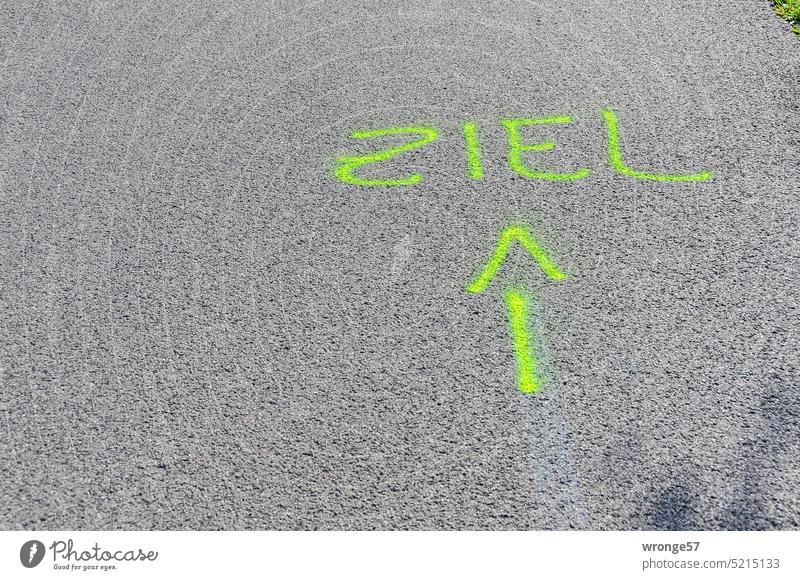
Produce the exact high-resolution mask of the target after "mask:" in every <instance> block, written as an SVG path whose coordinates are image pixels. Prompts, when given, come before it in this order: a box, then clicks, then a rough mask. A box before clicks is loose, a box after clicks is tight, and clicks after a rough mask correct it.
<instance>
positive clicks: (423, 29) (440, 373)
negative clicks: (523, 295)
mask: <svg viewBox="0 0 800 580" xmlns="http://www.w3.org/2000/svg"><path fill="white" fill-rule="evenodd" d="M0 38H1V39H2V43H0V59H2V61H3V68H2V72H0V98H1V99H2V103H3V109H2V110H3V113H2V124H1V125H0V168H1V169H0V180H2V181H1V187H0V196H1V197H0V204H2V211H0V219H1V220H2V222H1V223H0V250H1V252H2V253H1V254H0V256H2V257H1V258H0V307H1V308H2V311H0V320H2V322H1V323H0V332H1V334H0V367H2V368H0V378H1V381H2V382H1V383H0V433H2V436H0V528H3V529H72V528H79V529H164V528H170V529H183V528H188V529H219V528H222V529H262V528H268V529H272V528H289V529H331V528H336V529H339V528H345V529H374V528H380V529H395V528H401V529H430V528H437V529H438V528H446V529H450V528H459V529H473V528H488V529H500V528H502V529H506V528H510V529H527V528H539V529H541V528H545V529H550V528H557V529H569V528H590V529H676V528H680V529H797V528H800V494H798V488H800V438H799V437H798V436H800V382H798V381H800V379H799V378H798V369H799V368H800V338H798V327H800V314H798V304H799V303H800V282H798V280H799V278H798V275H799V274H800V272H799V271H798V270H799V268H798V266H799V265H800V255H798V254H799V253H800V246H799V245H798V241H800V229H799V228H798V224H800V215H798V208H800V201H798V200H799V197H798V196H800V161H798V160H800V131H799V129H798V128H799V127H800V125H798V115H799V114H800V42H798V39H797V38H796V37H795V36H794V35H792V34H791V32H790V31H789V27H788V26H787V25H786V23H785V22H783V21H781V20H780V19H779V18H777V17H776V16H775V15H774V14H772V12H771V9H770V6H769V2H768V1H767V0H763V1H759V2H755V1H744V0H738V1H733V2H718V3H705V2H690V1H687V0H660V1H658V2H655V1H653V2H628V1H623V0H613V1H612V0H608V1H598V0H592V1H582V2H564V1H563V0H558V1H556V0H547V1H542V2H525V1H522V2H513V3H512V2H498V1H494V2H488V1H467V2H464V1H460V0H459V1H456V0H452V1H437V2H432V1H428V2H426V1H417V2H391V1H387V0H380V1H371V2H341V1H333V0H331V1H323V0H320V1H315V2H306V3H303V4H301V3H297V2H287V1H279V2H266V1H251V2H232V1H231V2H220V3H211V2H203V1H189V2H155V1H149V2H102V1H95V2H85V3H84V2H80V3H79V2H71V3H66V2H56V1H55V0H53V1H45V2H40V1H35V2H24V1H19V0H6V1H5V2H3V4H2V8H0ZM604 108H609V109H612V110H613V111H614V112H615V113H616V114H617V116H618V119H619V124H620V131H621V144H622V148H623V152H624V159H625V162H626V163H627V164H628V165H629V166H630V167H633V168H636V169H640V170H642V171H645V170H646V171H650V172H652V173H659V174H675V173H680V174H684V173H697V172H702V171H712V172H713V173H714V177H713V179H711V180H706V181H696V182H662V181H654V180H646V179H640V178H636V177H632V176H629V175H624V174H622V173H621V172H619V171H616V170H615V169H614V168H613V167H612V166H611V164H610V162H609V160H608V153H607V137H606V125H605V122H604V119H603V116H602V113H601V111H602V109H604ZM555 115H570V116H572V118H573V120H572V122H571V123H565V124H560V125H542V126H538V127H526V128H525V129H524V137H525V141H526V143H530V144H534V143H537V142H541V141H542V140H544V139H555V141H556V143H557V146H556V148H555V149H553V150H552V151H539V152H526V153H524V160H525V163H526V165H527V166H528V167H530V168H532V169H536V168H539V169H546V170H549V171H557V172H567V171H575V170H577V169H578V168H581V167H588V168H590V169H591V170H592V173H591V174H590V175H589V176H588V177H586V178H584V179H580V180H576V181H558V182H556V181H548V180H542V179H535V178H533V179H532V178H528V177H523V176H522V175H519V174H517V173H516V172H515V171H514V170H512V169H511V168H510V167H509V164H508V161H507V157H508V146H507V142H506V134H505V130H504V128H503V127H502V126H501V125H500V121H501V120H502V119H507V118H529V117H551V116H555ZM464 122H473V123H476V124H477V125H478V128H479V136H480V143H481V154H482V162H483V165H484V168H485V176H484V177H483V179H472V178H470V176H469V174H468V171H469V166H468V165H467V157H466V154H465V146H464V140H463V137H462V133H461V131H462V124H463V123H464ZM398 126H434V127H436V128H437V129H438V131H439V138H438V139H437V140H436V141H435V142H433V143H431V144H429V145H426V146H425V147H423V148H421V149H419V150H416V151H412V152H408V153H404V154H402V155H399V156H398V157H396V158H395V159H392V160H389V161H384V162H381V163H377V164H374V165H372V166H369V167H364V168H362V169H361V170H358V171H357V172H356V173H357V174H358V175H360V176H362V177H364V178H367V177H369V178H373V179H392V178H403V177H407V176H408V175H410V174H412V173H414V172H418V173H420V174H421V175H423V176H424V180H423V181H421V182H420V183H417V184H415V185H410V186H357V185H350V184H346V183H343V182H342V181H340V180H337V178H336V177H335V175H334V170H335V163H336V158H337V157H341V156H348V155H350V156H352V155H356V154H366V153H370V152H374V151H375V150H377V149H380V148H382V147H388V146H390V145H397V144H401V143H403V142H405V141H406V140H407V139H406V138H404V137H402V136H401V137H400V138H399V139H398V138H397V137H385V138H382V140H380V139H366V140H358V139H353V138H351V137H350V133H351V132H353V131H356V130H370V129H379V128H386V127H398ZM510 223H522V224H524V225H526V226H527V227H528V228H530V231H531V232H533V233H534V234H535V235H536V237H537V238H538V239H539V240H540V242H541V244H542V245H543V247H545V248H546V249H547V251H548V252H549V253H550V255H551V256H552V257H553V259H554V260H555V261H556V262H557V263H558V264H559V266H561V267H562V268H563V269H564V270H565V271H566V272H567V273H568V277H567V279H565V280H563V281H561V282H554V281H552V280H549V279H548V278H547V277H546V276H544V275H543V274H542V272H541V271H539V270H537V269H536V268H535V267H534V266H535V264H534V263H533V262H532V260H531V259H530V257H529V256H528V255H526V253H525V252H524V251H520V250H515V251H514V253H513V255H512V256H511V257H510V258H509V261H508V263H507V264H506V265H505V266H504V267H503V269H502V271H501V272H500V273H499V274H498V277H497V278H496V279H495V281H494V282H493V283H492V285H491V286H490V287H489V288H488V289H487V290H486V291H485V292H483V293H481V294H469V293H468V292H466V291H465V289H464V288H465V285H466V284H467V283H468V282H469V281H470V280H471V279H472V277H473V276H474V275H475V274H476V272H479V271H480V269H481V268H482V267H483V265H484V264H485V263H486V261H487V260H488V259H489V257H490V255H491V252H492V249H493V247H494V245H495V243H496V241H497V239H498V236H499V235H500V232H501V231H502V230H503V228H504V227H506V226H507V225H508V224H510ZM511 286H514V287H517V288H524V289H525V292H527V293H528V294H529V295H530V296H531V297H533V298H532V311H531V313H530V317H529V318H530V330H531V331H532V333H533V335H534V342H535V349H536V353H537V354H536V356H537V360H538V362H539V371H540V376H541V377H542V383H543V385H542V388H541V389H540V391H539V392H537V393H536V394H533V395H525V394H523V393H521V392H520V391H519V390H518V388H517V384H516V382H517V369H516V360H515V355H514V351H513V348H512V342H511V338H510V335H509V326H508V321H507V317H506V310H505V304H504V300H503V296H504V294H503V293H504V290H505V289H506V288H507V287H511Z"/></svg>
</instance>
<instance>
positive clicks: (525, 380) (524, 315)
mask: <svg viewBox="0 0 800 580" xmlns="http://www.w3.org/2000/svg"><path fill="white" fill-rule="evenodd" d="M514 242H519V243H520V245H521V246H522V247H523V248H525V249H526V250H528V252H529V253H530V254H531V255H532V256H533V258H534V259H535V260H536V263H537V264H539V267H540V268H541V269H542V270H544V273H545V274H547V277H548V278H550V279H551V280H563V279H564V278H566V277H567V275H566V274H564V272H562V271H561V270H559V268H558V266H556V264H555V262H553V260H551V259H550V256H548V255H547V253H546V252H545V251H544V250H543V249H542V248H541V247H539V244H537V243H536V240H534V238H533V236H532V235H531V234H530V232H528V230H526V229H525V228H524V227H522V226H519V225H511V226H508V227H507V228H505V229H504V230H503V232H502V233H501V234H500V241H499V242H498V243H497V247H496V248H495V250H494V254H492V257H491V259H490V260H489V263H488V264H486V267H485V268H484V269H483V271H482V272H481V273H480V275H479V276H478V277H477V278H475V280H473V281H472V283H471V284H469V286H467V292H471V293H472V294H479V293H481V292H483V291H484V290H486V288H487V287H488V286H489V284H490V283H491V281H492V280H493V279H494V277H495V276H496V275H497V272H498V271H499V270H500V267H501V266H502V265H503V262H505V259H506V256H507V255H508V252H509V250H510V249H511V246H512V245H513V243H514ZM506 307H507V308H508V320H509V327H510V329H511V335H512V337H513V339H514V352H515V353H516V355H517V368H518V371H519V390H520V391H522V392H523V393H535V392H536V391H538V390H539V380H538V378H537V376H536V358H535V357H534V356H533V347H532V344H531V342H532V341H531V335H530V331H529V330H528V325H527V319H528V313H529V310H530V309H529V300H528V298H527V297H526V296H525V294H524V293H523V292H522V291H521V290H517V289H513V288H512V289H509V290H507V291H506Z"/></svg>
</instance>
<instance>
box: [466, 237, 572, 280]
mask: <svg viewBox="0 0 800 580" xmlns="http://www.w3.org/2000/svg"><path fill="white" fill-rule="evenodd" d="M515 241H517V242H519V243H520V244H521V245H522V247H523V248H525V249H526V250H528V252H529V253H530V254H531V256H533V259H534V260H536V263H537V264H539V267H540V268H541V269H542V270H544V273H545V274H547V277H548V278H550V279H551V280H563V279H564V278H566V277H567V275H566V274H564V272H562V271H561V270H559V268H558V266H556V264H555V262H553V260H551V259H550V256H548V255H547V252H545V251H544V250H543V249H542V248H541V247H540V246H539V244H537V243H536V240H534V238H533V236H532V235H531V234H530V232H528V230H526V229H525V228H524V227H523V226H520V225H511V226H508V227H507V228H506V229H504V230H503V232H502V233H501V234H500V241H499V242H498V243H497V247H496V248H495V250H494V254H493V255H492V258H491V259H490V260H489V263H488V264H486V267H485V268H484V269H483V272H481V273H480V275H479V276H478V277H477V278H475V280H474V281H473V282H472V283H471V284H470V285H469V286H467V292H471V293H473V294H478V293H480V292H483V291H484V290H486V287H487V286H489V283H490V282H491V281H492V280H493V279H494V277H495V276H496V275H497V272H498V270H500V267H501V266H502V265H503V262H504V261H505V259H506V256H507V255H508V252H509V250H510V249H511V245H512V244H513V243H514V242H515Z"/></svg>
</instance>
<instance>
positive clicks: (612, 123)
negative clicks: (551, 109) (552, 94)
mask: <svg viewBox="0 0 800 580" xmlns="http://www.w3.org/2000/svg"><path fill="white" fill-rule="evenodd" d="M602 112H603V119H605V122H606V128H607V133H608V160H609V162H610V163H611V166H612V167H613V168H614V169H616V170H617V171H618V172H620V173H622V174H623V175H627V176H629V177H635V178H637V179H651V180H654V181H706V180H708V179H711V178H712V177H713V174H712V173H711V172H710V171H706V172H703V173H692V174H688V175H664V174H658V173H648V172H646V171H639V170H637V169H633V168H631V167H628V165H626V164H625V161H624V159H623V155H622V146H621V145H620V132H619V122H618V120H617V115H616V113H615V112H614V111H612V110H611V109H603V111H602ZM570 122H572V117H570V116H568V115H563V116H558V117H541V118H537V119H503V120H502V121H500V124H501V125H502V126H503V127H504V128H505V130H506V133H507V140H508V164H509V166H510V167H511V169H513V170H514V171H516V172H517V173H518V174H519V175H522V176H523V177H528V178H531V179H545V180H549V181H576V180H578V179H583V178H584V177H586V176H587V175H589V174H590V173H591V169H589V168H588V167H584V168H581V169H578V170H576V171H572V172H567V173H556V172H552V171H542V170H538V169H531V168H530V167H528V166H527V165H525V161H524V159H523V154H524V153H525V152H526V151H549V150H551V149H553V148H555V146H556V144H555V143H554V142H552V141H544V142H541V143H534V144H525V143H524V141H523V137H522V131H521V130H522V128H523V127H527V126H530V125H553V124H565V123H570ZM463 131H464V144H465V147H466V155H467V163H468V165H469V177H470V178H472V179H482V178H483V176H484V168H483V161H482V160H481V146H480V140H479V137H478V125H477V124H475V123H464V125H463ZM388 135H410V136H414V137H416V138H415V139H414V140H413V141H410V142H408V143H406V144H404V145H398V146H397V147H391V148H389V149H382V150H380V151H377V152H375V153H370V154H368V155H351V156H347V157H339V158H338V159H337V160H336V172H335V173H336V178H337V179H339V180H340V181H343V182H344V183H349V184H351V185H414V184H415V183H419V182H420V181H422V179H423V177H422V175H421V174H419V173H412V174H411V175H408V176H405V177H399V178H395V179H365V178H363V177H359V176H358V175H356V174H355V173H354V172H355V171H356V170H358V169H361V168H362V167H365V166H367V165H371V164H373V163H378V162H381V161H388V160H390V159H393V158H394V157H396V156H398V155H400V154H401V153H405V152H407V151H413V150H415V149H419V148H421V147H424V146H425V145H427V144H429V143H432V142H433V141H435V140H436V138H437V137H438V136H439V133H438V131H437V130H436V129H435V128H434V127H389V128H386V129H376V130H373V131H355V132H353V133H352V134H351V135H350V136H351V137H353V138H354V139H370V138H372V137H385V136H388Z"/></svg>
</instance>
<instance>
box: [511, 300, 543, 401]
mask: <svg viewBox="0 0 800 580" xmlns="http://www.w3.org/2000/svg"><path fill="white" fill-rule="evenodd" d="M506 306H507V307H508V322H509V327H510V328H511V336H512V338H513V339H514V352H515V353H516V355H517V369H518V373H519V390H520V391H522V392H523V393H535V392H536V391H538V390H539V381H538V379H537V378H536V359H535V358H534V356H533V346H532V344H531V343H532V336H531V333H530V332H529V331H528V325H527V321H528V311H529V309H528V299H527V298H526V297H525V295H524V294H523V293H522V292H520V291H519V290H509V291H508V292H506Z"/></svg>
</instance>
